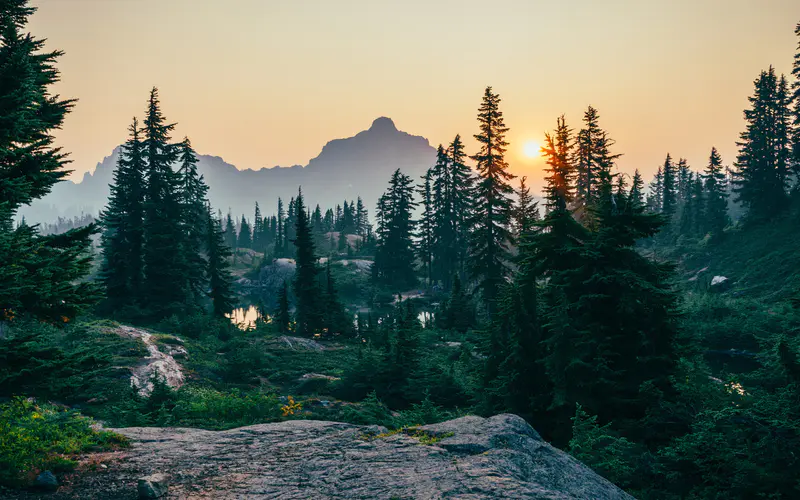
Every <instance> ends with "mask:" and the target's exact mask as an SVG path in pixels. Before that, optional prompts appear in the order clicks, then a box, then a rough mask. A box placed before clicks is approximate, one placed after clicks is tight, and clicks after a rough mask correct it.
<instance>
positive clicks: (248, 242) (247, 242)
mask: <svg viewBox="0 0 800 500" xmlns="http://www.w3.org/2000/svg"><path fill="white" fill-rule="evenodd" d="M236 246H237V247H238V248H252V247H253V232H252V231H251V230H250V223H249V222H247V219H245V217H244V214H242V222H241V225H240V227H239V239H238V240H237V244H236Z"/></svg>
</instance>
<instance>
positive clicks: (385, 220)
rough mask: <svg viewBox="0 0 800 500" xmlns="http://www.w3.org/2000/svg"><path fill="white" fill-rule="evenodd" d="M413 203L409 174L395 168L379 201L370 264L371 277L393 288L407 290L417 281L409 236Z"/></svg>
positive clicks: (410, 235) (412, 189) (412, 248)
mask: <svg viewBox="0 0 800 500" xmlns="http://www.w3.org/2000/svg"><path fill="white" fill-rule="evenodd" d="M416 205H417V204H416V202H415V201H414V187H413V181H412V180H411V177H409V176H407V175H405V174H403V173H402V172H400V170H399V169H398V170H395V172H394V173H393V174H392V177H391V179H390V181H389V189H388V190H387V191H386V192H385V193H384V194H383V195H382V196H381V197H380V199H379V200H378V210H377V223H378V230H377V237H378V241H377V246H376V249H375V262H374V264H373V266H372V272H373V277H374V279H375V280H376V281H377V282H379V283H381V284H383V285H386V286H388V287H390V288H393V289H394V290H407V289H409V288H411V287H413V286H414V285H415V284H416V283H417V277H416V272H415V270H414V242H413V239H412V235H413V234H414V227H415V221H414V220H413V219H412V211H413V210H414V208H415V207H416Z"/></svg>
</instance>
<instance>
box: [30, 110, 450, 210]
mask: <svg viewBox="0 0 800 500" xmlns="http://www.w3.org/2000/svg"><path fill="white" fill-rule="evenodd" d="M118 158H119V147H117V148H115V149H114V151H113V152H112V153H111V154H110V155H109V156H107V157H106V158H104V159H103V161H101V162H100V163H98V164H97V166H96V167H95V169H94V171H93V172H87V173H86V174H85V175H84V176H83V179H82V180H81V182H79V183H74V182H69V181H68V182H62V183H59V184H57V185H56V186H54V188H53V191H52V192H51V193H50V194H49V195H47V196H45V197H44V198H42V199H41V200H37V201H36V202H34V203H33V204H32V205H31V206H28V207H23V208H22V210H20V215H21V216H25V218H26V219H27V220H28V221H30V222H52V221H54V220H55V219H56V218H57V217H59V216H61V217H70V218H71V217H73V216H76V215H80V214H81V213H92V214H96V213H97V212H98V211H99V210H101V209H102V208H103V207H104V206H105V204H106V201H107V199H108V194H109V187H108V186H109V184H110V183H111V182H112V180H113V174H114V170H115V168H116V164H117V160H118ZM198 158H199V163H198V170H199V172H200V173H201V174H202V175H203V177H204V178H205V180H206V183H207V184H208V186H209V188H210V189H209V199H210V201H211V204H212V205H213V206H214V207H215V208H218V209H220V210H222V211H223V212H227V210H228V209H230V210H231V211H232V212H233V214H234V215H241V214H246V215H247V216H248V217H250V216H252V212H253V204H254V202H256V201H258V202H259V204H261V206H262V211H263V212H264V213H265V214H271V213H272V211H273V210H274V205H275V203H276V202H277V199H278V197H283V198H288V197H289V196H293V195H295V194H296V193H297V188H298V187H299V186H302V187H303V194H304V196H305V197H306V202H307V204H308V205H310V206H311V207H313V206H314V205H316V204H317V203H319V204H320V205H321V206H323V207H330V206H335V205H336V204H337V203H341V202H342V201H343V200H344V199H348V200H350V199H355V198H356V197H358V196H361V197H362V198H363V200H364V203H365V204H366V206H367V208H368V209H370V210H373V209H374V207H375V204H376V203H377V200H378V197H379V196H380V194H381V193H382V192H383V190H384V189H385V188H386V182H387V179H388V178H389V176H390V175H391V174H392V172H394V171H395V170H396V169H398V168H399V169H401V170H402V171H403V172H404V173H406V174H407V175H410V176H411V177H412V178H415V179H416V178H418V177H419V176H421V175H422V174H423V173H424V172H425V170H427V169H428V168H429V167H430V166H432V165H433V163H434V161H435V158H436V150H435V149H434V148H433V147H432V146H431V145H430V144H429V143H428V140H427V139H425V138H424V137H419V136H415V135H411V134H408V133H406V132H402V131H399V130H397V128H396V127H395V125H394V122H392V120H391V119H390V118H385V117H381V118H377V119H376V120H375V121H374V122H373V123H372V125H371V126H370V128H369V129H367V130H364V131H362V132H359V133H358V134H356V135H355V136H354V137H350V138H346V139H336V140H332V141H330V142H328V143H327V144H326V145H325V146H323V148H322V151H321V152H320V154H319V155H318V156H317V157H315V158H313V159H311V160H310V161H309V162H308V165H306V166H301V165H295V166H292V167H272V168H261V169H259V170H251V169H247V170H239V169H237V168H236V167H235V166H234V165H231V164H230V163H227V162H225V160H223V159H222V158H220V157H218V156H210V155H198Z"/></svg>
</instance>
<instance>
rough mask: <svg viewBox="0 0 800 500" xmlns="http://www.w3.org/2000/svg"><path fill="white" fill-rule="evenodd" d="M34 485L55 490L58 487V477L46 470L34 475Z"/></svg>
mask: <svg viewBox="0 0 800 500" xmlns="http://www.w3.org/2000/svg"><path fill="white" fill-rule="evenodd" d="M36 486H37V487H39V488H41V489H43V490H48V491H55V490H57V489H58V479H56V476H54V475H53V473H52V472H50V471H49V470H46V471H44V472H42V473H41V474H39V475H38V476H36Z"/></svg>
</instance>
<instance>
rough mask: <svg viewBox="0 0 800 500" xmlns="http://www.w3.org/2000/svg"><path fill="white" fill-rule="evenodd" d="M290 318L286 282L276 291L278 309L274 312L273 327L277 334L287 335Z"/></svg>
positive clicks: (290, 322)
mask: <svg viewBox="0 0 800 500" xmlns="http://www.w3.org/2000/svg"><path fill="white" fill-rule="evenodd" d="M291 324H292V316H291V315H290V314H289V285H288V284H287V283H286V280H284V281H283V285H282V286H281V287H280V288H279V289H278V307H277V309H276V310H275V325H276V327H277V329H278V333H280V334H281V335H287V334H288V333H289V332H290V326H291Z"/></svg>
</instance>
